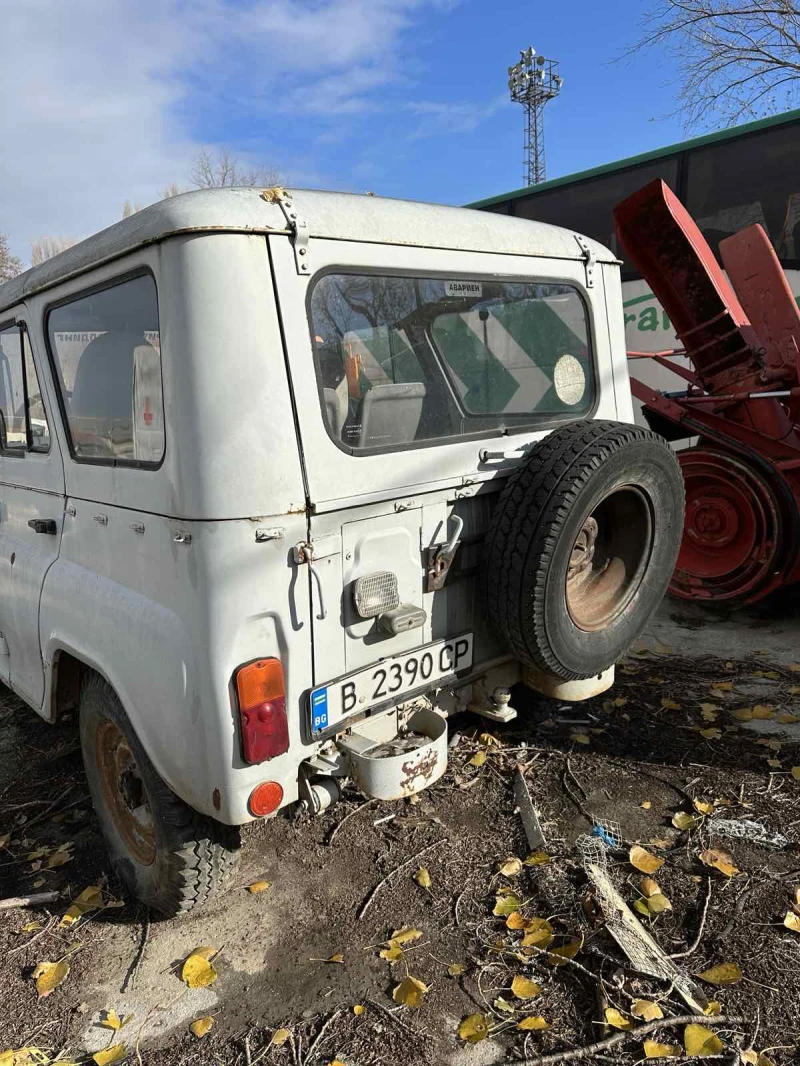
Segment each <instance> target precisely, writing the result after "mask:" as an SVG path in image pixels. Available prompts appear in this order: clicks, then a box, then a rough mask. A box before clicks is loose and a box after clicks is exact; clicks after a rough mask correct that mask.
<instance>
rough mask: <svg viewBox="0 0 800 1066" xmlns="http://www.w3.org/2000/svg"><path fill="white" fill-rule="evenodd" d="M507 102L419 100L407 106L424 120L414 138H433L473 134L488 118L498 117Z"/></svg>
mask: <svg viewBox="0 0 800 1066" xmlns="http://www.w3.org/2000/svg"><path fill="white" fill-rule="evenodd" d="M506 102H507V101H506V98H505V96H498V97H497V98H496V99H494V100H492V101H490V102H489V103H488V104H476V103H469V102H467V103H452V102H449V103H437V102H435V101H431V100H419V101H416V102H414V103H409V104H407V105H406V110H407V111H410V112H412V114H415V115H419V116H420V118H422V119H423V121H422V122H420V124H419V126H418V127H417V129H416V130H415V131H414V133H413V134H412V137H433V136H439V135H441V134H442V133H472V132H473V131H474V130H475V129H477V128H478V126H479V125H480V124H481V123H482V122H485V121H486V119H487V118H491V117H492V116H493V115H496V114H497V112H498V111H499V110H500V108H501V107H503V106H504V105H505V104H506Z"/></svg>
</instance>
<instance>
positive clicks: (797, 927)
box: [783, 911, 800, 933]
mask: <svg viewBox="0 0 800 1066" xmlns="http://www.w3.org/2000/svg"><path fill="white" fill-rule="evenodd" d="M783 924H784V925H785V926H786V928H787V929H791V930H792V932H793V933H800V915H797V914H796V913H795V911H787V912H786V917H785V918H784V919H783Z"/></svg>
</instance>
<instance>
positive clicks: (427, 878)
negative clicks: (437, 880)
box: [414, 866, 433, 892]
mask: <svg viewBox="0 0 800 1066" xmlns="http://www.w3.org/2000/svg"><path fill="white" fill-rule="evenodd" d="M414 880H415V881H416V882H417V884H418V885H419V887H420V888H424V889H426V890H427V891H428V892H430V888H431V885H432V884H433V882H432V881H431V875H430V874H429V873H428V871H427V870H426V869H425V867H424V866H420V868H419V869H418V870H417V872H416V873H415V874H414Z"/></svg>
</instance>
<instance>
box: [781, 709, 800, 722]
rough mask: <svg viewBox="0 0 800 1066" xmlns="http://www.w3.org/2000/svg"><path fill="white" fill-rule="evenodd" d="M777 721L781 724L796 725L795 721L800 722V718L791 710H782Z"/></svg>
mask: <svg viewBox="0 0 800 1066" xmlns="http://www.w3.org/2000/svg"><path fill="white" fill-rule="evenodd" d="M775 721H776V722H780V724H781V725H794V724H795V722H800V718H799V717H798V716H797V715H796V714H792V713H791V712H790V711H781V713H780V714H779V715H776V717H775Z"/></svg>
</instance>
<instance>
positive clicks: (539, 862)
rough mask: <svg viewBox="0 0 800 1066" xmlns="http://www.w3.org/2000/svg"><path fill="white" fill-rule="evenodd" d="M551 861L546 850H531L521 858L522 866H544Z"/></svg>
mask: <svg viewBox="0 0 800 1066" xmlns="http://www.w3.org/2000/svg"><path fill="white" fill-rule="evenodd" d="M552 861H553V860H552V859H551V858H550V856H549V855H548V854H547V852H546V851H532V852H531V853H530V854H529V855H526V856H525V858H524V859H523V860H522V862H523V865H524V866H545V865H546V864H547V863H548V862H552Z"/></svg>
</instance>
